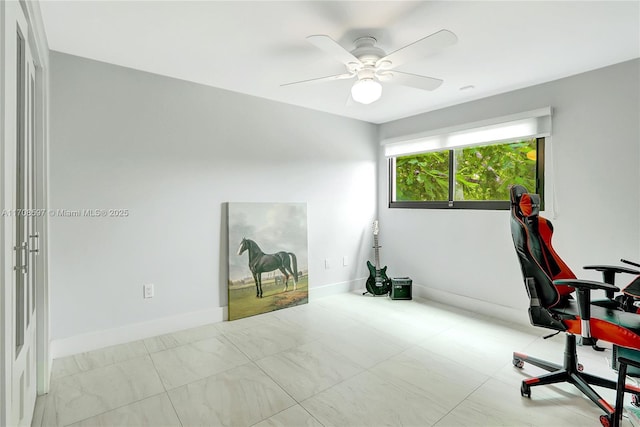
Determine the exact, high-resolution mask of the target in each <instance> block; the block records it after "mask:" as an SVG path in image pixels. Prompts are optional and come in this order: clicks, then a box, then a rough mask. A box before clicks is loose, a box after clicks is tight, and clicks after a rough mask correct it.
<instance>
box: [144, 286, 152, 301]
mask: <svg viewBox="0 0 640 427" xmlns="http://www.w3.org/2000/svg"><path fill="white" fill-rule="evenodd" d="M143 290H144V295H143V296H144V298H153V283H148V284H146V285H144V287H143Z"/></svg>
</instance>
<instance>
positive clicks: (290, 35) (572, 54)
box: [41, 0, 640, 123]
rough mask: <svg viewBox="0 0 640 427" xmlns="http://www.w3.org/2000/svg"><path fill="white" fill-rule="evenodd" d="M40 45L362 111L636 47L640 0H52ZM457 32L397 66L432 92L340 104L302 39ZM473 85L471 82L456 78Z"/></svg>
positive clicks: (480, 93) (423, 105) (390, 115)
mask: <svg viewBox="0 0 640 427" xmlns="http://www.w3.org/2000/svg"><path fill="white" fill-rule="evenodd" d="M41 9H42V15H43V19H44V23H45V29H46V33H47V37H48V41H49V47H50V48H51V49H52V50H56V51H59V52H65V53H69V54H72V55H78V56H83V57H87V58H91V59H96V60H99V61H104V62H108V63H113V64H117V65H122V66H125V67H130V68H134V69H138V70H144V71H148V72H152V73H157V74H162V75H166V76H170V77H175V78H179V79H184V80H188V81H193V82H197V83H202V84H205V85H210V86H214V87H219V88H224V89H228V90H232V91H236V92H242V93H246V94H250V95H255V96H259V97H263V98H267V99H272V100H276V101H281V102H285V103H288V104H294V105H299V106H303V107H307V108H311V109H315V110H320V111H326V112H329V113H334V114H338V115H342V116H346V117H352V118H356V119H361V120H365V121H369V122H373V123H383V122H386V121H390V120H394V119H398V118H402V117H407V116H411V115H414V114H418V113H421V112H426V111H430V110H434V109H438V108H442V107H445V106H449V105H453V104H458V103H462V102H466V101H469V100H473V99H478V98H483V97H486V96H490V95H494V94H497V93H501V92H506V91H510V90H514V89H517V88H522V87H526V86H530V85H533V84H537V83H542V82H546V81H550V80H555V79H558V78H561V77H565V76H569V75H573V74H577V73H581V72H584V71H588V70H592V69H596V68H600V67H604V66H607V65H611V64H615V63H618V62H623V61H626V60H629V59H633V58H637V57H640V1H621V2H615V1H601V2H596V1H568V2H560V1H532V2H523V1H493V2H489V1H470V2H464V1H446V2H445V1H420V2H405V1H376V2H367V1H280V2H273V1H252V2H243V1H192V2H186V1H106V2H99V1H89V0H82V1H52V0H41ZM443 28H444V29H448V30H450V31H452V32H454V33H455V34H456V35H457V36H458V43H457V44H456V45H454V46H451V47H447V48H444V49H442V50H440V51H438V52H436V53H433V54H431V55H429V56H427V57H424V58H419V59H417V60H415V61H413V62H410V63H407V64H405V65H403V66H402V67H401V68H399V69H400V70H403V71H407V72H410V73H416V74H424V75H427V76H431V77H437V78H441V79H444V84H443V85H442V86H441V87H440V88H438V89H437V90H435V91H433V92H426V91H421V90H419V89H412V88H407V87H402V86H396V85H385V86H384V89H383V95H382V98H381V99H380V100H379V101H377V102H376V103H374V104H370V105H359V104H355V103H350V104H349V105H347V102H346V101H347V99H348V94H349V88H350V86H351V84H352V81H351V80H342V81H334V82H329V83H323V84H316V85H306V86H289V87H281V86H280V85H281V84H283V83H287V82H291V81H298V80H304V79H310V78H314V77H323V76H327V75H332V74H339V73H343V72H344V71H345V68H344V66H343V65H342V64H340V63H339V62H337V61H336V60H334V59H333V58H332V57H330V56H328V55H327V54H325V53H324V52H322V51H320V50H318V49H317V48H316V47H314V46H313V45H311V44H310V43H308V42H307V41H306V40H305V37H306V36H308V35H311V34H327V35H329V36H331V37H332V38H334V39H335V40H336V41H338V42H339V43H340V44H342V46H344V47H345V48H347V49H348V50H351V48H352V47H353V45H352V44H353V40H355V39H356V38H358V37H360V36H364V35H371V36H374V37H375V38H376V39H378V42H379V44H378V45H379V46H380V47H381V48H382V49H383V50H385V51H386V52H387V53H389V52H391V51H394V50H396V49H398V48H399V47H402V46H404V45H407V44H409V43H411V42H413V41H415V40H418V39H420V38H422V37H425V36H427V35H429V34H432V33H434V32H436V31H438V30H440V29H443ZM468 85H473V86H474V87H475V88H474V89H472V90H462V91H461V90H460V88H461V87H464V86H468Z"/></svg>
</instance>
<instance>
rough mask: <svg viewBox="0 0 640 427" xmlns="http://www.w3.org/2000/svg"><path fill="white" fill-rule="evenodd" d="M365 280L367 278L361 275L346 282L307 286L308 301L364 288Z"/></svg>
mask: <svg viewBox="0 0 640 427" xmlns="http://www.w3.org/2000/svg"><path fill="white" fill-rule="evenodd" d="M366 281H367V278H366V277H362V278H359V279H354V280H347V281H346V282H338V283H331V284H329V285H324V286H317V287H313V288H309V301H311V300H314V299H318V298H324V297H328V296H331V295H336V294H344V293H347V292H351V291H354V290H356V289H361V288H364V283H365V282H366Z"/></svg>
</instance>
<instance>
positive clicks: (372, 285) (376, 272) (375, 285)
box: [362, 220, 391, 295]
mask: <svg viewBox="0 0 640 427" xmlns="http://www.w3.org/2000/svg"><path fill="white" fill-rule="evenodd" d="M378 231H379V230H378V221H377V220H376V221H373V248H374V249H375V254H376V265H375V266H373V265H372V264H371V263H370V262H369V261H367V268H368V269H369V278H368V279H367V284H366V286H367V292H369V293H370V294H373V295H385V294H388V293H389V291H390V290H391V279H389V278H388V277H387V267H386V266H385V267H384V268H380V252H379V249H380V245H378ZM367 292H365V293H363V294H362V295H364V294H366V293H367Z"/></svg>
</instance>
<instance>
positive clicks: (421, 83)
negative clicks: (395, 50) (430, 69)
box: [384, 70, 444, 90]
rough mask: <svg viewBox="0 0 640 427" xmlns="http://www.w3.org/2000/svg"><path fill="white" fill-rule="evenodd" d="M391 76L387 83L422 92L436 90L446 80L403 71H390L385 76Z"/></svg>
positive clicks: (386, 80)
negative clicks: (413, 88)
mask: <svg viewBox="0 0 640 427" xmlns="http://www.w3.org/2000/svg"><path fill="white" fill-rule="evenodd" d="M388 74H391V75H392V76H391V78H389V79H385V80H384V82H385V83H393V84H398V85H402V86H409V87H415V88H417V89H422V90H434V89H437V88H439V87H440V85H441V84H442V83H443V82H444V80H440V79H436V78H434V77H427V76H421V75H418V74H411V73H404V72H402V71H397V70H393V71H389V72H388V73H385V75H388Z"/></svg>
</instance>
